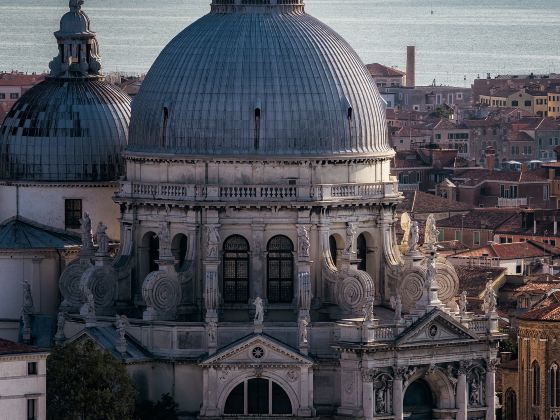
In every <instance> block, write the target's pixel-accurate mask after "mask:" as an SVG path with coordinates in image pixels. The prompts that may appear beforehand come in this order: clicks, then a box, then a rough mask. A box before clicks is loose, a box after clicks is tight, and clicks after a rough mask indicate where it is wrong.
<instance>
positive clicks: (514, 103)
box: [511, 101, 519, 106]
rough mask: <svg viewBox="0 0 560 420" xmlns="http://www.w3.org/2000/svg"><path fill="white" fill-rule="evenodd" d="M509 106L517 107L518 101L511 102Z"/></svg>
mask: <svg viewBox="0 0 560 420" xmlns="http://www.w3.org/2000/svg"><path fill="white" fill-rule="evenodd" d="M511 106H519V101H511Z"/></svg>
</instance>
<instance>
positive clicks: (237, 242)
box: [223, 235, 249, 303]
mask: <svg viewBox="0 0 560 420" xmlns="http://www.w3.org/2000/svg"><path fill="white" fill-rule="evenodd" d="M223 280H224V291H223V294H224V301H225V302H228V303H247V301H248V300H249V242H247V240H246V239H245V238H244V237H243V236H240V235H233V236H230V237H229V238H227V239H226V240H225V242H224V253H223Z"/></svg>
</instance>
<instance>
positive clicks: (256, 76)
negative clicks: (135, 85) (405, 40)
mask: <svg viewBox="0 0 560 420" xmlns="http://www.w3.org/2000/svg"><path fill="white" fill-rule="evenodd" d="M277 1H278V3H280V2H282V3H296V4H282V5H280V4H278V5H276V2H277ZM242 3H253V4H242ZM254 3H261V4H254ZM268 3H274V4H268ZM386 130H387V129H386V123H385V109H384V104H383V101H382V99H381V97H380V95H379V92H378V90H377V87H376V85H375V83H374V81H373V80H372V78H371V76H370V75H369V73H368V72H367V70H366V69H365V67H364V65H363V63H362V62H361V60H360V59H359V57H358V56H357V54H356V53H355V52H354V50H353V49H352V48H351V47H350V46H349V45H348V44H347V43H346V42H345V41H344V40H343V39H342V38H341V37H340V36H339V35H338V34H336V33H335V32H334V31H333V30H332V29H330V28H329V27H327V26H326V25H324V24H323V23H321V22H319V21H318V20H316V19H314V18H313V17H311V16H309V15H307V14H306V13H305V12H304V11H303V5H302V4H300V1H299V0H295V1H294V0H289V1H286V0H282V1H280V0H260V1H255V0H251V1H248V0H215V1H214V4H213V5H212V11H211V13H209V14H208V15H206V16H204V17H202V18H201V19H199V20H198V21H196V22H195V23H193V24H192V25H190V26H189V27H187V28H186V29H185V30H184V31H183V32H181V33H180V34H179V35H178V36H177V37H176V38H175V39H174V40H173V41H171V42H170V43H169V45H168V46H167V47H166V48H165V49H164V50H163V52H162V53H161V54H160V56H159V57H158V59H157V60H156V61H155V63H154V65H153V66H152V68H151V69H150V71H149V72H148V74H147V76H146V78H145V80H144V83H143V85H142V87H141V89H140V92H139V94H138V95H137V97H136V98H135V100H134V103H133V105H132V118H131V126H130V138H129V147H128V149H129V150H130V151H132V152H146V153H147V154H152V153H155V154H158V153H164V154H181V155H223V156H228V155H247V156H251V155H253V156H254V155H257V156H259V155H261V156H271V155H281V156H290V155H293V156H319V157H323V156H332V155H355V154H360V155H379V154H382V155H386V154H387V153H390V147H389V144H388V141H387V134H386Z"/></svg>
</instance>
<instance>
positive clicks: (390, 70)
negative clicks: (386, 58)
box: [366, 63, 406, 77]
mask: <svg viewBox="0 0 560 420" xmlns="http://www.w3.org/2000/svg"><path fill="white" fill-rule="evenodd" d="M366 68H367V69H368V71H369V74H370V75H371V77H402V76H405V75H406V72H404V71H401V70H399V69H397V68H395V67H387V66H384V65H383V64H379V63H373V64H366Z"/></svg>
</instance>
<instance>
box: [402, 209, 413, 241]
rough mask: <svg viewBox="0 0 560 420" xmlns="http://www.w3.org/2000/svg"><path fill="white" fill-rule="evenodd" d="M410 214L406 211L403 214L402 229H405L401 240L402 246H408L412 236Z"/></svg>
mask: <svg viewBox="0 0 560 420" xmlns="http://www.w3.org/2000/svg"><path fill="white" fill-rule="evenodd" d="M410 222H411V219H410V215H409V214H408V213H407V212H404V213H403V214H402V215H401V229H402V231H403V237H402V241H401V245H402V246H408V237H409V236H410Z"/></svg>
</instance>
